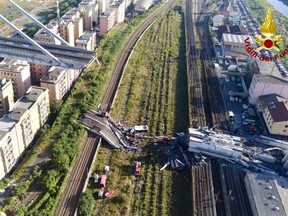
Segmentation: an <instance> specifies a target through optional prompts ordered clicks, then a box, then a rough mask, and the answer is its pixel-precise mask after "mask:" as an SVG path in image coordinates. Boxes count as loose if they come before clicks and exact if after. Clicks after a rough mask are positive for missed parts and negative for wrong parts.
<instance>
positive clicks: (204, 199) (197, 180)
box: [192, 162, 216, 216]
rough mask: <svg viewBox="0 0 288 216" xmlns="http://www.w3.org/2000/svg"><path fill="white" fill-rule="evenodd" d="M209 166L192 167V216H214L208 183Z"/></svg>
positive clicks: (211, 194) (211, 190) (211, 195)
mask: <svg viewBox="0 0 288 216" xmlns="http://www.w3.org/2000/svg"><path fill="white" fill-rule="evenodd" d="M210 174H211V165H210V162H209V163H207V164H206V163H205V164H200V165H198V166H193V167H192V185H193V187H194V189H193V190H192V191H193V197H194V199H193V204H192V205H193V208H194V210H193V215H194V216H214V215H216V211H215V202H214V200H213V199H214V195H213V189H212V187H211V184H210V181H211V178H210Z"/></svg>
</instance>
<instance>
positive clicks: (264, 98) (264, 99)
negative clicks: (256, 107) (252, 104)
mask: <svg viewBox="0 0 288 216" xmlns="http://www.w3.org/2000/svg"><path fill="white" fill-rule="evenodd" d="M259 101H260V103H261V106H262V107H264V108H265V107H267V106H268V105H269V104H272V103H277V102H279V101H285V98H283V97H281V96H279V95H277V94H269V95H261V96H259Z"/></svg>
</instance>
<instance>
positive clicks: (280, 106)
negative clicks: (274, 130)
mask: <svg viewBox="0 0 288 216" xmlns="http://www.w3.org/2000/svg"><path fill="white" fill-rule="evenodd" d="M287 103H288V102H287V101H285V102H283V101H279V102H275V103H271V104H268V106H267V108H268V110H269V112H270V114H271V117H272V119H273V121H274V122H283V121H288V106H287V105H288V104H287Z"/></svg>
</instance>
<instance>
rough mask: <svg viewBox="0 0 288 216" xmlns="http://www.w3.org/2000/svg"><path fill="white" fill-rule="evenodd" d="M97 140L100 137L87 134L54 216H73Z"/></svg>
mask: <svg viewBox="0 0 288 216" xmlns="http://www.w3.org/2000/svg"><path fill="white" fill-rule="evenodd" d="M99 139H100V137H98V136H96V135H94V134H92V133H89V134H88V138H87V140H86V142H85V144H84V147H83V150H82V152H81V154H80V156H79V158H78V160H77V163H76V164H75V166H74V167H73V170H72V172H71V175H70V176H69V180H68V186H67V187H66V189H65V191H64V194H63V196H62V198H61V201H60V204H59V208H58V209H57V212H56V215H61V216H62V215H74V213H75V211H76V208H77V203H78V200H79V197H80V195H81V192H82V189H83V186H84V183H85V180H86V178H87V177H88V170H89V168H90V166H91V164H92V160H93V156H94V154H95V152H96V149H97V145H98V144H99Z"/></svg>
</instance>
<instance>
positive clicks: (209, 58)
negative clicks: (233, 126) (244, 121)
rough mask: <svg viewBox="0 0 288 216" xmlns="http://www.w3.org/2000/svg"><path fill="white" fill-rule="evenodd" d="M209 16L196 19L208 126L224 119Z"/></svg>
mask: <svg viewBox="0 0 288 216" xmlns="http://www.w3.org/2000/svg"><path fill="white" fill-rule="evenodd" d="M208 24H209V17H208V16H207V15H201V16H200V18H199V20H198V25H197V26H198V27H197V32H198V33H199V37H200V38H201V49H202V50H201V51H202V52H201V58H202V61H203V66H204V67H203V68H204V73H205V77H206V86H207V90H208V98H209V104H210V106H209V107H210V111H211V117H212V119H211V122H210V124H209V125H210V126H211V127H212V126H213V125H216V124H217V123H220V122H221V121H223V120H225V108H224V102H223V98H222V95H221V90H220V86H219V83H218V77H217V74H216V72H215V70H214V67H215V66H214V60H213V53H212V49H213V48H212V44H213V43H212V42H211V38H210V33H209V27H208Z"/></svg>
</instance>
